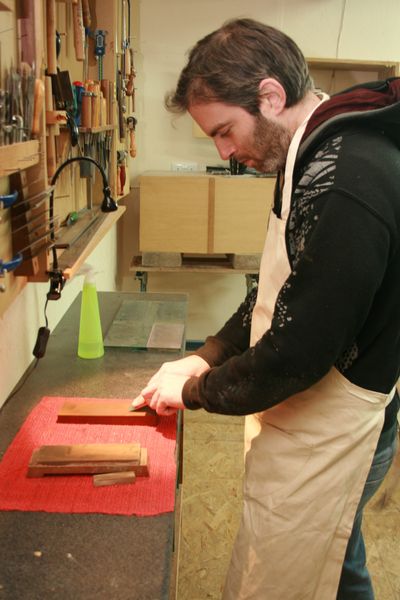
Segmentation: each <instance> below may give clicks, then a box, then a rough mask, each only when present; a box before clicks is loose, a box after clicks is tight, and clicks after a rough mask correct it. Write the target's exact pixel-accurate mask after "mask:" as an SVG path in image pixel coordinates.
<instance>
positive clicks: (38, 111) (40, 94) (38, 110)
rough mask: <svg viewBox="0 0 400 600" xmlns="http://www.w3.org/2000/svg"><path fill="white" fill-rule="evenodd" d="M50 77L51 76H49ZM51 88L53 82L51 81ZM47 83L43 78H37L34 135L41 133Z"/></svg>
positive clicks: (34, 104)
mask: <svg viewBox="0 0 400 600" xmlns="http://www.w3.org/2000/svg"><path fill="white" fill-rule="evenodd" d="M48 79H50V77H49V78H48ZM50 89H51V83H50ZM44 90H45V85H44V83H43V81H42V80H41V79H35V91H34V100H33V119H32V135H39V133H40V118H41V116H42V111H43V103H44Z"/></svg>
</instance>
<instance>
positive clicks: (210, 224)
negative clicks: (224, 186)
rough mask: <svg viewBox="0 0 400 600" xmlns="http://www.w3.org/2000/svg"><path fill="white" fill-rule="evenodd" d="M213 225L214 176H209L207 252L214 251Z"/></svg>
mask: <svg viewBox="0 0 400 600" xmlns="http://www.w3.org/2000/svg"><path fill="white" fill-rule="evenodd" d="M214 225H215V177H210V179H209V184H208V230H207V231H208V237H207V252H208V254H212V253H213V252H214Z"/></svg>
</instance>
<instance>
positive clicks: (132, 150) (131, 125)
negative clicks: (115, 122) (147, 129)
mask: <svg viewBox="0 0 400 600" xmlns="http://www.w3.org/2000/svg"><path fill="white" fill-rule="evenodd" d="M136 123H137V119H136V118H135V117H128V118H127V120H126V124H127V126H128V129H129V138H130V144H129V155H130V156H131V157H132V158H135V156H136V136H135V130H136Z"/></svg>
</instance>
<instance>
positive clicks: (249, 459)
mask: <svg viewBox="0 0 400 600" xmlns="http://www.w3.org/2000/svg"><path fill="white" fill-rule="evenodd" d="M312 453H313V446H310V445H308V444H305V443H304V441H303V440H302V439H301V438H299V436H297V435H295V434H293V433H289V432H287V431H284V430H282V429H279V428H278V427H276V426H274V425H271V424H270V423H266V422H265V421H263V424H262V434H261V435H258V436H256V437H254V438H253V439H252V441H251V446H250V449H249V451H248V452H247V454H246V473H247V474H248V476H247V477H246V479H245V484H244V495H245V498H247V499H251V498H253V499H255V500H256V501H257V503H261V504H264V505H265V506H266V507H267V506H268V507H269V508H271V506H273V505H276V503H279V502H280V501H281V500H282V499H283V498H285V497H287V496H288V495H290V494H291V493H292V492H293V490H295V489H296V487H297V484H298V483H299V482H301V481H302V480H304V477H303V471H304V470H305V469H306V466H307V463H308V461H309V459H310V457H311V455H312ZM250 474H251V475H250Z"/></svg>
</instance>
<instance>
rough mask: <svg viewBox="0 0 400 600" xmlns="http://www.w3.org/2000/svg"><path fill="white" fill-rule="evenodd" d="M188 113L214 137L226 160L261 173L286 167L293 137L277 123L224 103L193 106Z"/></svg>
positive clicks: (220, 152) (272, 171)
mask: <svg viewBox="0 0 400 600" xmlns="http://www.w3.org/2000/svg"><path fill="white" fill-rule="evenodd" d="M189 113H190V114H191V116H192V117H193V119H194V120H195V121H196V122H197V123H198V125H199V126H200V127H201V128H202V130H203V131H204V132H205V133H206V134H207V135H208V136H210V137H212V138H213V140H214V143H215V145H216V147H217V150H218V152H219V155H220V156H221V158H222V159H223V160H227V159H229V158H235V159H236V160H237V161H238V162H240V163H243V164H245V165H247V166H248V167H251V168H254V169H256V170H257V171H260V172H261V173H275V172H276V171H278V170H279V169H282V168H283V167H284V166H285V162H286V156H287V151H288V148H289V145H290V140H291V136H290V134H289V131H288V130H287V129H286V128H285V127H284V126H283V125H281V124H280V123H279V122H278V121H276V120H271V119H266V118H265V117H264V116H263V115H261V114H259V115H257V116H256V117H255V116H253V115H251V114H249V113H248V112H247V111H246V110H245V109H244V108H241V107H239V106H232V105H230V104H225V103H223V102H209V103H202V104H193V105H192V106H191V107H190V109H189Z"/></svg>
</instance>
